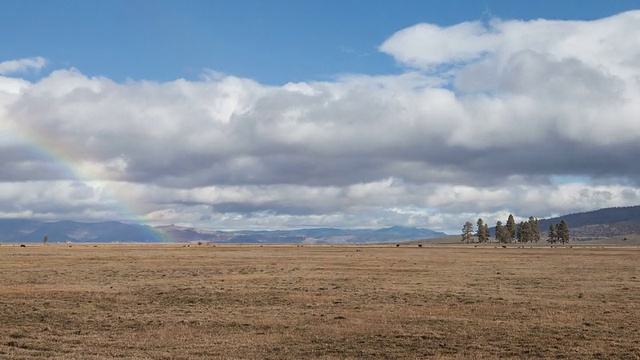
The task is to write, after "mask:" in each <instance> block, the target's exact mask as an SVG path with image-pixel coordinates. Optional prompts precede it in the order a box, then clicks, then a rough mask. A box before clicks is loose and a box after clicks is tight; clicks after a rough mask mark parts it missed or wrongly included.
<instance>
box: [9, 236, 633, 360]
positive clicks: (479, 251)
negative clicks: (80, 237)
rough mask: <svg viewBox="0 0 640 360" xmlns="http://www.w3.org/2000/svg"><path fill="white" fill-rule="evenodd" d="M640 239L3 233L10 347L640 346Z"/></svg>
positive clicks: (543, 349) (375, 353)
mask: <svg viewBox="0 0 640 360" xmlns="http://www.w3.org/2000/svg"><path fill="white" fill-rule="evenodd" d="M639 264H640V249H638V248H576V247H574V248H568V247H567V248H553V249H552V248H548V247H547V248H516V247H510V248H507V249H504V248H502V247H497V248H494V247H490V246H487V247H473V246H455V247H451V246H450V247H444V246H424V247H418V246H416V245H412V246H408V245H402V246H400V247H396V246H395V245H384V246H357V247H356V246H296V245H292V246H257V245H255V246H252V245H244V246H234V245H224V246H220V245H216V246H215V247H214V246H213V245H207V244H202V245H200V246H198V245H195V244H192V245H191V246H188V247H186V246H185V245H177V244H127V245H125V244H113V245H103V244H100V245H93V244H92V245H74V246H73V247H68V246H66V245H55V244H49V245H48V246H45V245H38V246H35V245H29V246H27V247H24V248H21V247H19V246H17V245H15V246H12V245H6V244H3V245H2V246H0V324H2V331H0V358H3V359H4V358H7V359H41V358H51V359H74V358H75V359H111V358H130V359H136V358H139V359H142V358H153V359H193V358H214V359H215V358H219V359H234V358H235V359H258V358H260V359H302V358H322V359H403V358H406V359H414V358H439V359H470V358H476V359H482V358H487V359H488V358H491V359H493V358H571V359H614V358H626V359H637V358H640V345H639V343H638V334H640V265H639Z"/></svg>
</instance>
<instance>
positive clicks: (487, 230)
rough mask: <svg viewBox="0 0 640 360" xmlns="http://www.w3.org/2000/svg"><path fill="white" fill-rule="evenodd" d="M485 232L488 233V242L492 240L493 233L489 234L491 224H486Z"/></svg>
mask: <svg viewBox="0 0 640 360" xmlns="http://www.w3.org/2000/svg"><path fill="white" fill-rule="evenodd" d="M484 233H485V234H486V235H487V242H491V234H489V224H487V223H485V224H484Z"/></svg>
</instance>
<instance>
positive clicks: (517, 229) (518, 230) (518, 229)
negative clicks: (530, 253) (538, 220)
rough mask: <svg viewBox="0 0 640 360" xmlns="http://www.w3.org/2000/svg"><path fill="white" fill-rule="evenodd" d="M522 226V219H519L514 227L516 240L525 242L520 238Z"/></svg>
mask: <svg viewBox="0 0 640 360" xmlns="http://www.w3.org/2000/svg"><path fill="white" fill-rule="evenodd" d="M523 227H524V221H520V224H518V227H517V228H516V240H517V241H518V242H525V241H524V239H523V238H522V230H523V229H522V228H523Z"/></svg>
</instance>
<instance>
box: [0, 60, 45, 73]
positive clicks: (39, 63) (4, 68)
mask: <svg viewBox="0 0 640 360" xmlns="http://www.w3.org/2000/svg"><path fill="white" fill-rule="evenodd" d="M45 65H47V60H46V59H45V58H43V57H40V56H38V57H32V58H25V59H19V60H8V61H3V62H0V75H9V74H16V73H23V72H26V71H30V70H40V69H41V68H43V67H44V66H45Z"/></svg>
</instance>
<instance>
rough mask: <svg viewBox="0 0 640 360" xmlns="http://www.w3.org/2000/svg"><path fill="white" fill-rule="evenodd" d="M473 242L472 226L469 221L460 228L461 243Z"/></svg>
mask: <svg viewBox="0 0 640 360" xmlns="http://www.w3.org/2000/svg"><path fill="white" fill-rule="evenodd" d="M472 240H473V224H472V223H471V222H469V221H467V222H466V223H464V226H463V227H462V241H463V242H465V243H467V244H468V243H469V241H472Z"/></svg>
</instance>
